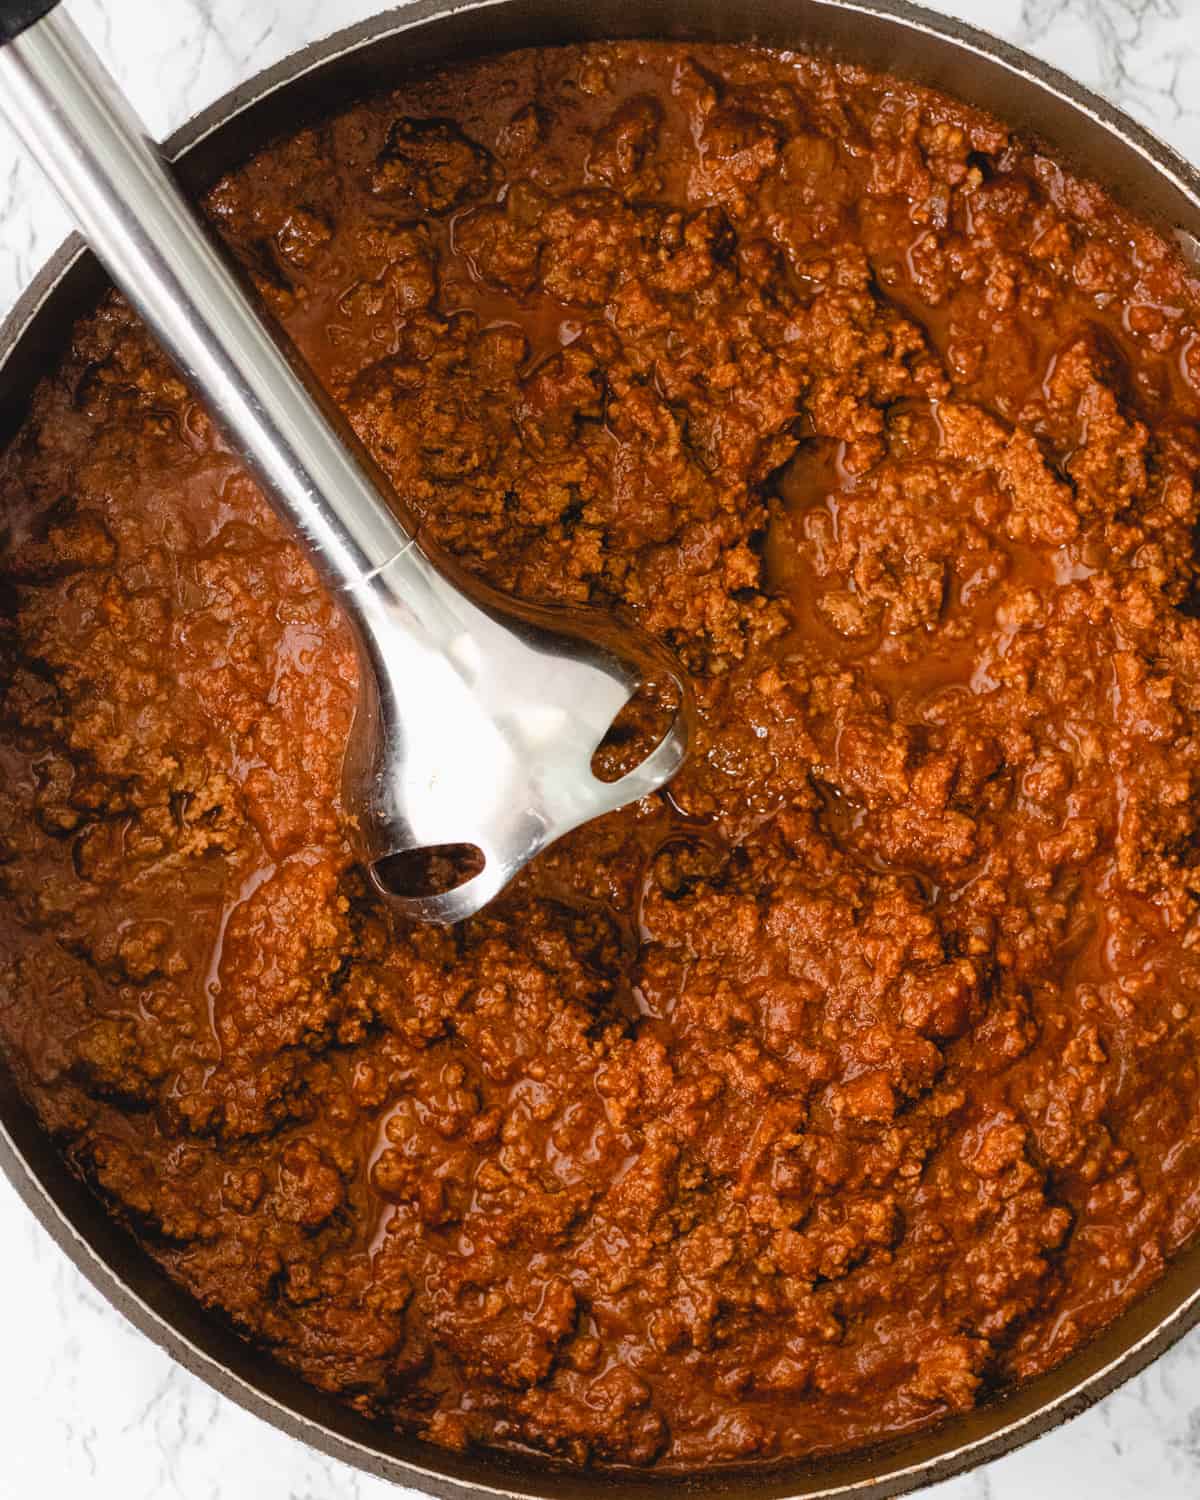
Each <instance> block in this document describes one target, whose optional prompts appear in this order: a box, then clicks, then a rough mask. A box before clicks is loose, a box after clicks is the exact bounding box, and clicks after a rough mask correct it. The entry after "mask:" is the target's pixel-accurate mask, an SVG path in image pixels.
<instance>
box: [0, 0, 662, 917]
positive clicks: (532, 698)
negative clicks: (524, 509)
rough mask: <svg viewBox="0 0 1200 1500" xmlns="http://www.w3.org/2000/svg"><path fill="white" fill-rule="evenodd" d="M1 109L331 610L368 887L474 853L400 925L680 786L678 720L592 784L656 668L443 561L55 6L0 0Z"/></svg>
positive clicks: (471, 907) (453, 913) (354, 824)
mask: <svg viewBox="0 0 1200 1500" xmlns="http://www.w3.org/2000/svg"><path fill="white" fill-rule="evenodd" d="M0 108H2V109H3V111H4V113H5V114H6V115H7V116H8V118H9V120H10V122H11V124H12V125H13V127H14V128H15V129H16V131H17V133H18V134H19V135H20V136H21V137H22V139H23V140H24V142H25V144H26V145H27V146H28V148H29V149H30V151H31V152H32V154H33V155H34V157H35V158H36V159H37V161H38V162H39V163H40V164H41V166H42V167H43V168H44V170H45V171H46V173H47V175H48V176H49V178H50V179H51V181H52V182H53V183H54V184H55V186H56V187H57V188H58V190H59V192H60V193H61V195H62V197H63V198H64V200H65V201H66V203H67V206H68V207H69V208H70V209H71V211H72V213H73V214H74V216H75V218H76V220H77V222H78V224H79V226H80V228H81V229H82V230H83V232H84V234H85V236H86V237H87V239H88V240H89V242H90V243H91V245H92V247H93V248H94V250H95V251H96V253H97V254H98V255H99V257H100V259H101V260H102V261H103V262H104V263H105V265H106V266H107V268H108V270H109V271H110V273H111V274H112V277H113V279H114V281H115V282H116V283H117V285H118V286H119V287H120V288H121V290H122V291H123V292H124V293H125V295H126V297H127V298H128V299H129V301H130V302H131V303H132V304H133V305H134V306H135V307H136V308H137V310H138V311H139V312H140V313H141V314H142V316H143V317H144V318H145V320H146V322H147V323H148V324H149V326H150V328H151V329H152V330H153V332H154V333H155V334H156V336H157V338H158V339H159V341H160V343H161V344H162V346H163V347H164V349H165V350H166V351H167V352H168V354H170V355H171V357H172V358H173V359H174V361H175V363H176V364H177V365H178V367H179V369H180V371H181V373H182V374H183V375H184V377H185V378H186V379H187V380H188V381H189V382H190V383H191V384H192V386H193V387H194V388H195V390H196V391H197V393H198V394H199V395H201V396H202V397H203V399H204V400H205V402H206V405H207V406H208V408H209V411H210V412H211V414H212V416H213V417H214V419H215V420H216V421H217V422H218V423H219V425H220V426H221V427H222V429H223V430H224V432H225V433H226V435H227V436H228V437H229V439H230V440H231V442H232V443H233V445H234V447H235V448H236V449H237V450H238V451H239V452H240V454H241V455H242V456H243V458H244V459H245V461H246V463H247V464H248V466H249V467H250V468H251V470H252V471H253V473H254V474H255V476H256V477H257V479H258V480H259V481H260V482H261V484H262V486H263V488H264V490H265V492H266V494H267V495H268V497H269V498H270V499H271V500H272V501H273V503H274V504H275V506H276V508H277V509H278V510H279V512H280V513H281V514H282V515H283V516H284V517H285V518H286V519H287V520H288V521H289V522H290V523H291V525H292V527H293V528H294V530H295V532H296V534H297V536H298V538H299V539H300V540H301V541H302V542H303V543H304V545H305V546H306V548H307V550H308V552H309V555H310V556H311V557H312V559H313V561H314V563H315V565H316V566H317V568H318V570H319V571H320V573H321V575H322V577H323V579H324V581H325V583H326V584H327V585H328V586H329V587H330V588H331V589H333V590H335V591H336V592H337V594H338V596H339V598H340V601H341V603H342V606H343V609H344V611H345V613H346V616H347V618H348V619H349V621H350V623H351V626H352V628H353V630H354V633H355V639H356V642H357V646H358V650H359V657H360V664H361V673H360V677H361V683H362V701H361V704H360V707H359V711H358V714H357V716H356V720H355V725H354V731H353V734H352V737H351V743H350V745H349V747H348V752H347V758H346V776H345V789H344V800H345V804H346V810H347V814H348V818H349V825H350V830H351V835H352V837H354V838H355V839H356V842H357V844H358V847H359V850H360V853H361V854H362V857H363V858H364V860H365V862H366V863H367V865H368V867H369V868H370V869H372V871H373V872H376V878H377V881H378V879H379V877H378V873H377V865H378V862H379V861H380V860H381V859H383V858H384V857H385V856H388V855H391V854H394V853H397V852H401V851H405V850H411V849H430V848H443V847H445V846H447V845H462V844H466V845H473V846H474V847H475V848H476V849H477V850H478V851H479V852H480V853H481V854H482V856H483V858H484V861H485V863H484V867H483V869H482V871H481V872H480V873H478V874H476V875H474V876H473V877H472V878H470V879H467V880H465V881H464V882H462V883H460V884H458V885H457V886H455V887H454V888H453V889H451V890H436V891H428V892H421V893H418V894H415V895H411V896H408V897H405V898H402V899H401V898H396V899H398V900H399V904H400V905H401V906H402V907H403V908H404V909H405V910H406V911H408V912H409V913H411V915H413V916H415V917H417V918H420V919H423V920H431V921H440V922H446V921H454V920H457V919H458V918H460V917H464V916H468V915H470V913H471V912H473V911H476V910H478V909H479V907H481V906H483V905H484V904H485V903H486V902H487V901H489V900H490V899H491V898H492V896H494V895H495V894H496V893H497V892H498V891H499V890H500V889H501V888H502V887H503V886H504V885H505V884H506V882H507V881H508V880H509V879H510V878H511V876H512V875H513V874H514V873H515V872H516V871H517V870H518V869H519V868H520V867H521V865H523V864H524V863H525V862H526V861H527V860H529V859H530V858H532V857H533V855H535V854H536V853H537V852H538V851H539V850H540V849H542V848H544V847H545V846H546V845H547V844H548V843H550V842H551V841H552V840H553V839H555V838H557V837H559V836H560V835H561V834H563V833H565V832H567V831H568V830H569V829H571V828H573V827H576V826H577V825H578V824H580V823H582V822H585V821H586V820H587V819H589V818H592V817H595V816H597V815H598V814H600V813H603V812H606V811H609V810H610V809H613V808H616V807H620V806H623V805H624V804H626V803H628V802H631V801H634V800H636V799H637V798H639V797H642V796H645V795H646V794H647V793H649V792H651V791H653V790H655V789H656V788H657V787H659V786H661V785H662V784H663V783H664V782H665V781H667V780H668V779H669V778H670V776H671V775H673V774H674V772H675V770H676V769H677V768H678V766H679V764H680V763H681V761H682V759H683V756H684V753H685V750H686V743H687V737H688V735H687V728H688V715H687V713H686V712H681V713H680V714H679V715H678V716H677V717H676V720H675V723H674V724H673V726H672V727H671V729H670V730H669V731H668V732H667V734H666V736H665V737H664V738H663V740H662V741H661V742H660V743H659V744H658V746H657V747H656V748H655V749H654V750H653V751H652V752H651V753H650V754H649V755H648V756H647V758H646V759H645V760H644V761H643V762H642V763H641V765H640V766H638V767H637V768H636V769H634V770H633V771H631V772H629V773H628V774H627V775H626V776H624V777H622V778H621V779H620V780H619V781H616V782H612V783H605V782H601V781H599V780H597V778H596V777H595V776H594V775H593V774H592V771H591V757H592V754H593V752H594V750H595V748H596V746H597V744H598V743H599V741H600V740H601V738H602V737H603V736H604V734H605V732H606V731H607V729H608V728H609V726H610V724H611V722H612V720H613V718H614V716H615V715H616V713H617V712H618V711H619V709H620V708H621V706H622V705H623V704H624V703H625V702H626V701H627V700H628V699H629V697H630V696H631V695H632V693H633V692H634V691H635V689H636V688H637V686H638V683H639V682H640V681H641V680H642V679H643V677H644V676H645V675H647V673H648V672H649V673H653V674H655V675H659V674H661V673H662V671H663V667H664V663H663V662H662V661H661V659H656V658H655V657H654V655H653V653H652V651H651V650H650V648H648V647H647V646H646V645H645V643H642V644H640V645H639V644H637V643H636V641H635V639H634V637H633V636H631V635H630V634H629V633H628V632H625V633H622V632H613V631H612V630H611V629H610V630H609V632H608V634H607V636H605V634H604V632H603V631H600V632H596V631H589V630H588V629H586V628H584V627H581V626H580V625H579V624H578V623H575V622H572V621H570V620H568V619H566V618H562V619H560V618H559V617H557V616H552V615H550V614H549V613H548V612H546V611H542V612H540V613H539V612H537V611H533V610H530V609H528V608H525V607H519V606H517V605H515V604H514V603H513V602H512V601H504V600H501V599H500V598H499V597H498V596H495V595H493V594H491V593H490V592H489V591H487V590H486V589H484V588H483V587H482V586H480V585H476V584H474V583H470V584H468V582H467V581H466V580H464V579H462V578H458V579H457V580H456V581H452V580H451V578H450V577H449V576H448V574H447V571H446V567H445V565H444V564H443V565H441V566H435V565H434V563H433V562H432V561H431V560H430V558H429V556H428V555H427V554H426V552H425V551H424V550H423V548H422V547H421V546H420V545H419V544H418V542H417V541H416V540H415V539H414V538H413V537H412V536H411V535H410V534H409V533H408V532H407V531H406V529H405V527H404V526H403V525H402V523H401V521H400V520H399V519H398V517H397V515H396V513H395V511H394V510H393V508H392V505H391V504H390V503H389V500H388V498H387V495H386V492H385V488H384V487H383V485H382V481H381V479H380V477H379V475H378V474H377V472H376V471H375V470H374V467H373V465H372V464H371V462H370V460H369V459H368V458H367V456H366V455H365V454H364V453H363V452H362V450H361V448H360V447H359V446H358V444H357V443H356V442H355V441H354V440H353V439H351V438H350V437H349V436H348V434H347V433H346V432H345V429H344V427H342V426H341V424H340V423H339V422H338V419H337V416H336V413H335V412H333V410H332V408H331V407H330V404H329V402H328V400H327V398H325V397H324V396H323V394H322V393H321V392H320V391H319V390H318V388H317V387H316V384H315V382H314V381H313V380H312V379H311V377H309V376H308V375H307V372H306V371H305V370H304V367H303V365H302V363H301V361H300V360H299V357H298V356H297V355H296V353H295V351H294V350H292V349H291V348H290V346H288V345H287V343H286V341H285V340H284V339H283V338H282V336H281V335H280V334H279V333H278V332H277V331H274V330H272V329H271V328H269V327H268V325H267V324H266V323H265V322H264V321H263V319H262V317H261V315H260V314H259V313H258V312H257V311H256V310H255V308H254V306H253V304H252V303H251V302H250V301H249V300H248V298H247V296H246V294H245V292H244V291H243V290H242V287H241V285H240V284H239V281H238V279H237V276H236V275H235V273H234V272H233V271H232V269H231V268H230V266H229V264H228V262H227V261H226V259H225V257H224V255H223V253H222V251H221V250H220V248H219V247H218V246H217V245H216V244H215V243H214V241H213V240H212V239H211V238H210V236H209V235H208V234H207V233H206V231H205V230H204V229H203V227H202V226H201V225H200V224H199V222H198V221H197V219H196V217H195V215H194V213H193V211H192V210H191V208H190V207H189V206H188V204H187V202H186V200H185V199H184V197H183V195H182V193H181V192H180V190H179V188H178V186H177V185H176V183H175V181H174V179H173V177H172V176H171V174H170V172H169V170H168V169H167V167H166V165H165V164H164V162H163V160H162V158H161V157H160V155H159V153H158V150H157V148H156V147H155V145H154V144H153V142H152V141H151V140H150V139H149V137H148V136H147V134H146V132H145V130H144V129H143V128H142V126H141V124H140V122H139V121H138V120H137V118H136V116H135V114H134V112H133V110H132V109H131V108H130V106H129V105H128V103H127V102H126V101H125V99H124V98H123V96H122V95H121V93H120V91H119V90H118V88H117V86H116V84H115V83H114V82H113V80H112V79H111V78H110V77H109V76H108V74H107V72H106V71H105V69H104V67H103V65H102V64H101V63H100V61H99V59H98V58H97V57H96V56H95V54H94V53H93V52H92V50H91V49H90V47H89V46H88V45H87V43H86V41H85V40H84V39H83V37H82V36H81V35H80V33H79V32H78V31H77V30H76V28H75V27H74V25H73V24H72V23H71V22H70V20H69V19H68V18H67V17H66V16H65V14H64V13H63V12H62V11H61V10H56V9H55V8H54V0H49V3H47V0H0ZM666 670H667V672H668V673H670V675H673V676H674V677H675V680H676V683H677V684H678V689H679V693H680V699H681V704H685V703H686V685H685V684H684V683H683V681H682V679H681V678H679V676H678V674H676V673H673V672H672V671H671V668H670V667H669V665H668V666H667V668H666ZM380 888H381V889H384V888H385V887H384V886H383V884H382V883H381V887H380ZM389 894H391V892H389Z"/></svg>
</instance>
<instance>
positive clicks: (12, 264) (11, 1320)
mask: <svg viewBox="0 0 1200 1500" xmlns="http://www.w3.org/2000/svg"><path fill="white" fill-rule="evenodd" d="M379 8H380V5H379V3H378V0H376V3H372V0H68V9H69V10H70V11H71V12H72V13H73V15H74V16H75V18H76V20H77V21H78V22H79V23H80V25H81V26H82V27H83V28H84V29H85V30H86V31H87V33H88V34H89V36H90V37H91V38H92V40H93V41H94V42H95V43H97V44H98V45H99V46H100V47H101V49H102V50H103V52H104V55H105V56H106V58H107V59H108V60H109V63H110V65H111V66H113V67H114V69H115V71H116V72H117V74H118V76H119V78H120V80H121V82H122V83H123V84H124V86H125V87H126V88H127V89H128V91H129V92H130V94H131V95H132V97H133V99H134V100H135V102H136V103H137V105H138V107H139V108H140V110H141V111H142V113H143V115H144V116H145V118H146V120H147V121H148V123H149V124H150V126H151V127H152V128H153V129H154V130H155V131H156V132H158V133H159V134H162V133H165V132H166V131H167V130H169V129H171V128H173V127H174V126H176V125H178V124H179V123H180V122H181V121H183V120H184V119H186V118H187V116H189V115H190V114H192V113H194V112H195V111H196V110H197V109H199V108H201V107H202V106H203V105H205V104H207V103H209V102H210V101H211V100H212V99H213V98H215V97H216V96H217V95H219V94H220V93H222V92H224V91H225V90H226V89H228V88H229V87H231V86H232V85H233V84H235V83H237V82H239V81H241V80H243V79H244V78H246V77H248V76H249V75H250V74H251V73H253V72H255V71H256V70H257V69H259V68H262V67H265V66H267V65H268V64H270V63H273V62H275V61H277V60H278V59H279V58H281V57H284V56H286V55H287V54H288V53H289V52H291V51H293V50H294V49H295V48H296V47H298V46H299V45H301V44H302V43H304V42H306V41H309V40H312V39H313V38H315V37H319V36H323V35H326V34H328V33H329V32H331V31H334V30H336V29H337V28H338V27H340V26H344V25H348V24H349V23H351V22H353V21H356V20H359V19H361V18H363V17H364V16H367V15H369V14H371V13H372V12H373V11H375V10H377V9H379ZM938 8H940V9H943V10H946V11H950V12H952V13H954V14H956V15H958V16H961V17H962V18H963V19H965V20H969V21H972V22H974V23H976V24H977V25H981V26H985V27H988V28H989V29H990V30H992V31H995V32H997V33H999V34H1000V35H1002V36H1004V37H1007V38H1008V39H1009V40H1010V41H1014V42H1016V43H1017V44H1018V45H1020V46H1023V47H1025V48H1027V49H1028V50H1029V51H1032V52H1035V53H1037V54H1038V55H1039V56H1041V57H1044V58H1046V59H1048V60H1049V61H1050V62H1053V63H1056V64H1057V65H1058V66H1060V67H1062V68H1064V69H1066V70H1067V71H1068V72H1070V73H1072V74H1074V75H1075V76H1076V77H1077V78H1080V79H1082V80H1083V81H1084V82H1086V83H1088V84H1091V85H1092V86H1093V87H1095V88H1097V89H1099V90H1100V91H1101V92H1102V93H1104V94H1107V95H1108V96H1109V98H1111V99H1113V100H1115V101H1116V102H1117V103H1118V104H1120V105H1122V106H1123V107H1124V108H1126V109H1128V110H1129V111H1130V112H1131V113H1132V114H1134V115H1136V116H1137V117H1138V118H1139V119H1141V120H1142V121H1144V122H1145V123H1146V124H1148V125H1150V126H1151V127H1152V128H1154V129H1156V130H1157V131H1158V132H1159V134H1161V135H1163V136H1164V137H1166V138H1167V139H1168V140H1169V141H1171V142H1172V143H1173V144H1174V145H1175V146H1176V147H1178V149H1179V150H1181V151H1182V152H1184V154H1185V155H1187V156H1189V157H1190V158H1191V159H1192V160H1193V161H1200V0H1024V3H1023V4H1022V3H1018V0H942V3H941V4H940V5H939V7H938ZM66 227H67V226H66V220H65V217H64V215H63V214H62V212H61V210H59V209H58V207H57V205H56V204H55V203H54V202H53V201H52V200H51V198H50V196H49V194H48V193H47V191H46V190H45V189H44V188H43V186H42V184H41V183H40V181H39V180H38V175H37V172H36V170H35V169H34V168H33V167H32V166H31V164H29V163H28V162H26V161H24V160H23V159H21V158H20V156H19V154H18V152H17V150H16V148H15V146H14V144H13V143H12V142H11V141H10V140H9V138H8V137H7V136H6V135H4V134H3V133H2V132H0V313H2V312H3V311H4V310H6V309H7V308H8V306H9V305H10V304H11V302H12V301H13V299H14V298H15V297H16V295H17V293H18V291H19V290H20V288H21V287H22V286H23V285H24V284H25V282H26V281H27V280H28V279H29V277H30V276H31V275H32V273H33V271H34V270H35V269H36V268H37V266H38V265H39V264H40V263H41V261H42V260H43V259H44V258H45V256H46V255H47V254H48V253H49V252H50V250H51V249H52V248H53V247H54V245H55V244H56V243H57V242H58V240H59V239H60V238H61V237H62V235H63V233H64V232H65V229H66ZM0 1265H3V1266H4V1267H5V1270H6V1272H7V1275H6V1277H5V1281H4V1290H3V1292H2V1293H0V1413H3V1417H2V1419H0V1500H59V1497H60V1496H67V1495H71V1496H72V1497H73V1500H176V1497H179V1500H383V1497H385V1496H387V1497H393V1500H394V1497H395V1496H396V1495H397V1494H402V1493H403V1492H401V1491H397V1490H395V1489H394V1488H392V1487H391V1486H388V1485H386V1484H383V1483H382V1482H380V1481H378V1480H372V1479H366V1478H363V1477H360V1476H358V1475H357V1474H355V1473H354V1472H352V1471H351V1470H350V1469H347V1468H345V1467H343V1466H342V1465H340V1464H337V1463H334V1462H332V1461H330V1460H328V1459H323V1458H320V1457H319V1456H317V1455H316V1454H314V1453H312V1452H310V1451H309V1450H308V1449H306V1448H304V1447H303V1446H302V1445H301V1444H299V1443H296V1442H293V1441H292V1440H291V1439H288V1438H285V1437H283V1436H281V1435H280V1434H278V1433H276V1432H275V1431H273V1430H272V1429H271V1428H269V1427H267V1426H265V1425H263V1424H262V1423H260V1422H258V1421H257V1420H255V1419H254V1418H253V1417H250V1416H247V1415H246V1414H245V1413H244V1412H242V1411H241V1410H240V1409H239V1408H238V1407H236V1406H234V1405H232V1404H231V1403H230V1402H228V1401H225V1400H224V1399H223V1398H221V1397H219V1396H217V1395H215V1394H214V1393H213V1392H212V1391H210V1390H209V1389H208V1387H207V1386H205V1385H203V1384H202V1383H201V1382H200V1381H198V1380H196V1379H194V1378H193V1377H192V1376H190V1375H188V1374H186V1373H185V1372H184V1371H183V1370H182V1369H180V1368H179V1367H177V1366H175V1365H174V1364H173V1363H172V1362H171V1361H170V1360H169V1359H167V1357H166V1356H165V1355H164V1354H162V1353H161V1352H160V1351H159V1350H157V1349H156V1348H154V1347H153V1346H152V1345H151V1344H150V1343H149V1342H148V1341H147V1340H146V1339H144V1338H143V1337H142V1336H141V1335H140V1334H138V1333H135V1332H134V1331H133V1330H132V1329H131V1328H130V1327H129V1325H128V1324H126V1323H125V1322H124V1320H123V1319H122V1318H121V1317H120V1316H119V1315H118V1314H117V1313H115V1312H114V1311H113V1310H112V1309H111V1308H110V1307H109V1306H108V1305H107V1304H106V1303H105V1302H104V1301H103V1300H102V1299H101V1298H100V1297H98V1296H97V1294H96V1293H95V1292H94V1291H92V1290H91V1288H90V1287H89V1286H88V1285H87V1284H86V1283H85V1282H84V1281H83V1279H82V1278H81V1277H80V1276H79V1275H78V1274H77V1273H76V1272H75V1270H74V1269H73V1268H72V1267H71V1266H70V1265H69V1264H68V1262H67V1261H66V1260H65V1259H64V1257H63V1256H62V1255H61V1254H60V1253H59V1251H58V1250H57V1249H56V1248H55V1247H54V1246H53V1245H52V1244H51V1243H50V1241H49V1240H48V1239H47V1238H46V1236H45V1235H44V1234H43V1233H42V1231H41V1229H40V1228H38V1227H37V1225H35V1224H34V1223H33V1221H32V1220H31V1218H30V1217H29V1215H28V1214H27V1213H26V1212H25V1210H24V1208H23V1207H22V1206H21V1204H20V1203H19V1202H18V1200H17V1198H16V1196H15V1194H14V1193H13V1192H12V1190H11V1188H9V1186H8V1185H7V1183H6V1182H4V1181H3V1180H0ZM14 1356H16V1357H15V1358H14ZM1065 1491H1070V1492H1073V1493H1075V1494H1086V1495H1087V1496H1088V1497H1089V1500H1200V1333H1194V1334H1193V1335H1192V1336H1191V1337H1190V1338H1188V1339H1186V1340H1185V1341H1184V1342H1183V1343H1182V1344H1181V1345H1180V1346H1179V1347H1177V1348H1176V1349H1175V1350H1174V1351H1173V1352H1172V1353H1171V1354H1169V1355H1168V1356H1166V1358H1164V1359H1162V1360H1160V1361H1159V1362H1158V1363H1157V1364H1156V1365H1155V1366H1154V1367H1153V1368H1152V1369H1151V1370H1150V1371H1149V1372H1147V1373H1146V1374H1144V1375H1142V1376H1141V1377H1140V1378H1139V1379H1137V1380H1135V1381H1132V1382H1131V1383H1130V1384H1128V1385H1126V1386H1125V1387H1124V1388H1123V1389H1122V1390H1120V1391H1119V1392H1117V1394H1116V1395H1114V1396H1111V1397H1109V1398H1108V1400H1106V1401H1104V1402H1102V1403H1101V1404H1100V1405H1099V1406H1098V1407H1096V1408H1094V1409H1093V1410H1092V1411H1091V1412H1089V1413H1088V1414H1087V1415H1086V1416H1083V1417H1081V1418H1079V1419H1078V1420H1077V1421H1075V1422H1073V1423H1070V1424H1068V1426H1066V1427H1065V1428H1062V1429H1060V1430H1059V1431H1058V1432H1056V1433H1053V1434H1051V1435H1050V1436H1048V1437H1045V1438H1042V1439H1041V1440H1040V1441H1038V1442H1037V1443H1035V1444H1034V1445H1032V1446H1031V1447H1029V1448H1026V1449H1024V1450H1022V1451H1021V1452H1019V1453H1016V1454H1013V1455H1012V1456H1010V1457H1009V1458H1006V1459H1002V1460H1001V1461H1000V1462H998V1463H995V1464H992V1465H990V1466H989V1467H988V1468H986V1469H984V1470H981V1471H979V1472H977V1473H975V1474H973V1475H971V1476H969V1477H967V1478H964V1479H959V1480H954V1481H952V1482H951V1483H949V1484H948V1485H945V1486H944V1487H942V1488H941V1489H939V1490H938V1491H937V1495H938V1500H1059V1497H1060V1496H1061V1495H1062V1494H1063V1493H1064V1492H1065Z"/></svg>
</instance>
